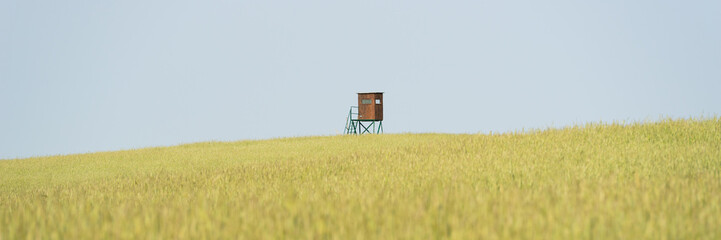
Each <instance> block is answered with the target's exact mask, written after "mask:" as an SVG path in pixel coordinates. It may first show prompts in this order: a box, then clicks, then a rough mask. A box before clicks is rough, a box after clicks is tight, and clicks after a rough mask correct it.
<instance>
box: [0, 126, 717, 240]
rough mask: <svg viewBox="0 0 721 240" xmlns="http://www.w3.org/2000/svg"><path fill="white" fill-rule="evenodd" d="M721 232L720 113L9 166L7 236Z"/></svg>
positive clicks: (712, 235)
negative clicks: (638, 121)
mask: <svg viewBox="0 0 721 240" xmlns="http://www.w3.org/2000/svg"><path fill="white" fill-rule="evenodd" d="M107 238H113V239H378V238H380V239H387V238H391V239H398V238H400V239H446V238H447V239H509V238H510V239H721V119H720V118H718V117H715V118H710V119H709V118H705V119H688V120H664V121H660V122H656V123H644V124H626V125H623V124H589V125H586V126H579V127H569V128H565V129H548V130H542V131H541V130H539V131H528V132H522V133H521V132H519V133H508V134H492V135H489V134H476V135H470V134H469V135H458V134H385V135H366V136H329V137H303V138H286V139H273V140H263V141H240V142H206V143H197V144H188V145H181V146H174V147H161V148H147V149H138V150H130V151H117V152H102V153H91V154H80V155H68V156H56V157H41V158H29V159H18V160H3V161H0V239H3V240H5V239H107Z"/></svg>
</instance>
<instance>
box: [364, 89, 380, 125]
mask: <svg viewBox="0 0 721 240" xmlns="http://www.w3.org/2000/svg"><path fill="white" fill-rule="evenodd" d="M358 119H359V120H376V121H382V120H383V93H382V92H370V93H358Z"/></svg>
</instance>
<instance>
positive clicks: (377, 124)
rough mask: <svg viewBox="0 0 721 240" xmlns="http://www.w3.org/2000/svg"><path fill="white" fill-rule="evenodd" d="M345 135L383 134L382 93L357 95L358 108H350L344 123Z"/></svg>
mask: <svg viewBox="0 0 721 240" xmlns="http://www.w3.org/2000/svg"><path fill="white" fill-rule="evenodd" d="M344 132H345V133H346V134H363V133H382V132H383V93H382V92H366V93H358V106H351V107H350V111H349V112H348V118H347V119H346V123H345V131H344Z"/></svg>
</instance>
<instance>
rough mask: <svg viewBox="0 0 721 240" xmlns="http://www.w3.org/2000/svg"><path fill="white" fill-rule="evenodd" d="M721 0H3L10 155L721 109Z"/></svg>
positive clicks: (535, 125)
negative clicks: (378, 112) (370, 103)
mask: <svg viewBox="0 0 721 240" xmlns="http://www.w3.org/2000/svg"><path fill="white" fill-rule="evenodd" d="M719 90H721V1H717V0H713V1H697V0H689V1H665V0H661V1H658V0H654V1H650V0H638V1H628V0H604V1H570V0H568V1H560V0H551V1H532V0H528V1H521V0H510V1H505V0H504V1H481V0H474V1H457V0H446V1H425V0H414V1H388V0H368V1H335V0H327V1H319V0H308V1H272V0H271V1H230V0H226V1H212V0H210V1H165V0H157V1H147V0H145V1H132V0H131V1H89V0H83V1H79V0H68V1H50V0H0V159H11V158H25V157H33V156H48V155H59V154H73V153H87V152H96V151H112V150H122V149H134V148H141V147H151V146H171V145H177V144H182V143H192V142H201V141H237V140H250V139H270V138H279V137H297V136H327V135H335V134H339V133H341V132H342V131H343V127H344V124H345V118H346V117H347V113H348V109H349V107H350V106H352V105H356V104H357V96H356V93H357V92H369V91H382V92H385V94H384V118H385V120H384V122H383V126H384V130H385V132H386V133H427V132H437V133H488V132H509V131H517V130H522V129H539V128H540V129H545V128H549V127H564V126H571V125H575V124H585V123H596V122H614V121H616V122H638V121H656V120H659V119H662V118H692V117H693V118H697V117H714V116H718V115H719V114H721V94H720V93H719Z"/></svg>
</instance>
